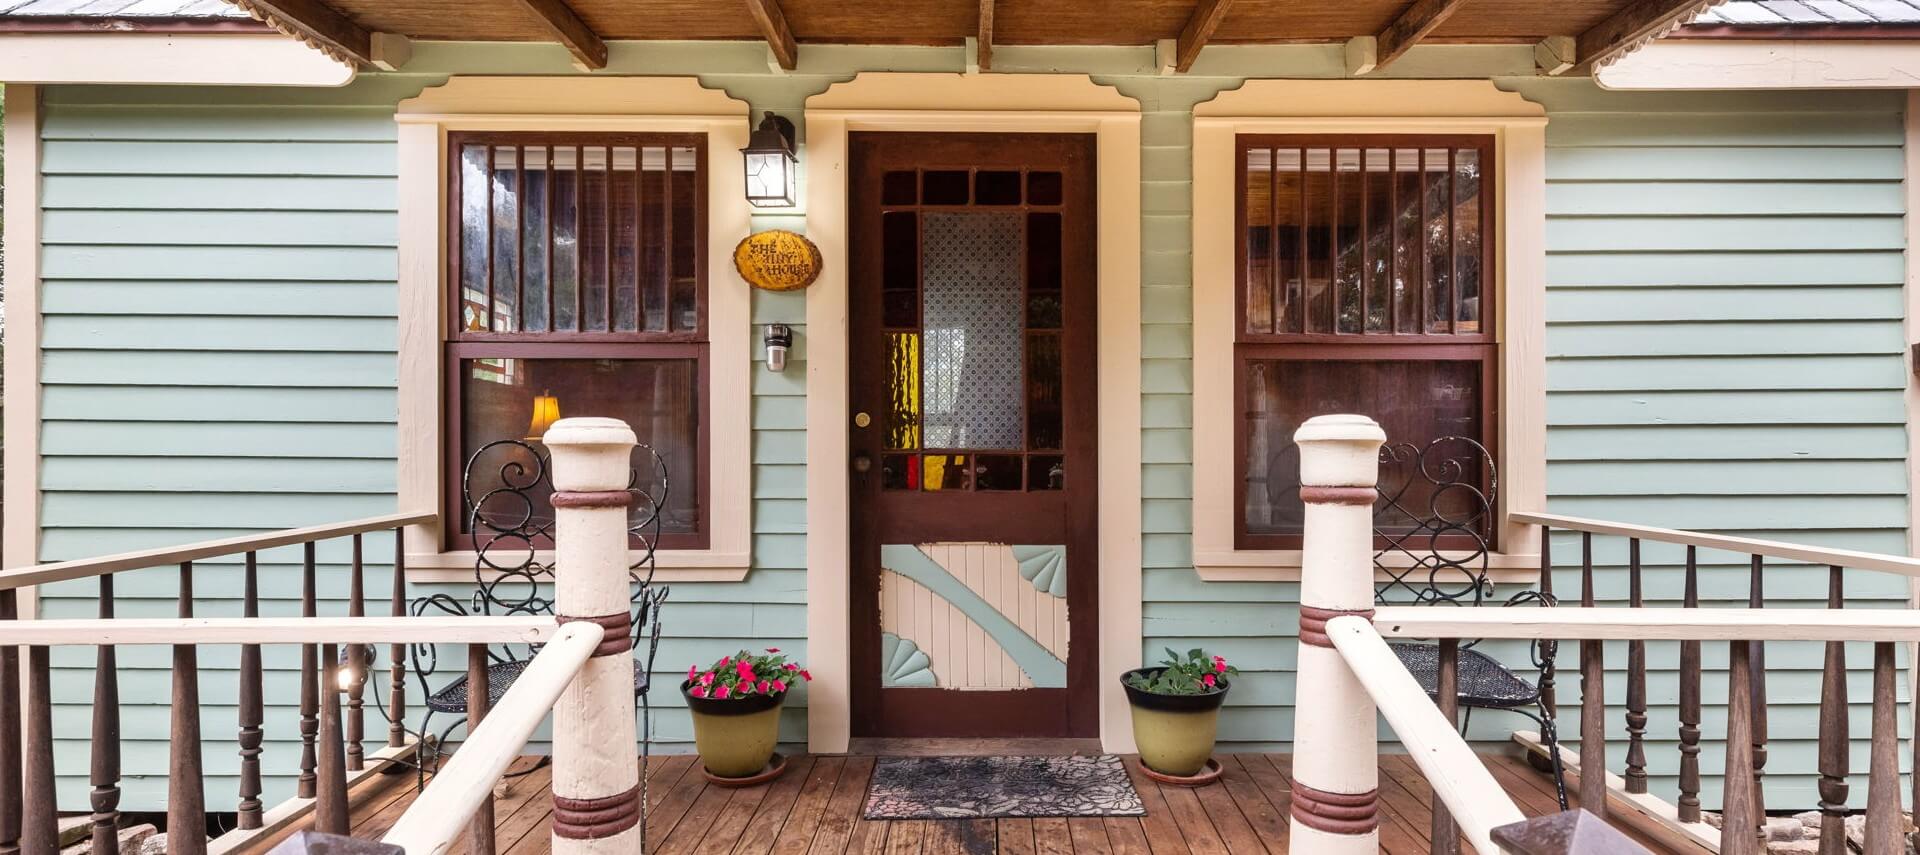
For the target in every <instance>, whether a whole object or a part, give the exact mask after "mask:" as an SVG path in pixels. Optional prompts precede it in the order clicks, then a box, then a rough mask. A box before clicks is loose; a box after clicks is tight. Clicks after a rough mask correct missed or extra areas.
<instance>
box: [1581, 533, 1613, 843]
mask: <svg viewBox="0 0 1920 855" xmlns="http://www.w3.org/2000/svg"><path fill="white" fill-rule="evenodd" d="M1580 605H1581V607H1582V608H1589V609H1590V608H1593V533H1592V532H1585V531H1583V532H1581V533H1580ZM1605 692H1606V663H1605V655H1604V654H1603V653H1602V648H1601V646H1600V642H1598V641H1595V640H1592V639H1586V640H1583V641H1581V642H1580V806H1581V807H1583V808H1585V809H1587V810H1588V811H1590V812H1592V813H1593V814H1594V815H1595V816H1598V817H1600V818H1601V819H1606V817H1607V773H1606V770H1607V722H1606V717H1607V700H1606V695H1605Z"/></svg>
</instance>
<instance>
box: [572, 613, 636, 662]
mask: <svg viewBox="0 0 1920 855" xmlns="http://www.w3.org/2000/svg"><path fill="white" fill-rule="evenodd" d="M557 620H559V621H560V622H561V623H563V624H564V623H573V622H574V621H585V622H587V623H597V624H599V625H600V628H601V629H604V630H606V631H607V632H606V634H605V635H602V636H600V646H598V647H595V648H594V649H593V655H594V656H612V655H614V654H615V653H625V652H627V651H629V650H632V649H633V615H631V614H628V613H627V612H618V613H615V614H610V615H600V616H597V617H575V616H573V615H559V616H558V617H557Z"/></svg>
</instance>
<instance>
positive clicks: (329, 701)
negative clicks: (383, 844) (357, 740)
mask: <svg viewBox="0 0 1920 855" xmlns="http://www.w3.org/2000/svg"><path fill="white" fill-rule="evenodd" d="M320 661H321V663H322V665H321V669H320V677H319V679H318V681H317V682H319V684H320V757H319V765H318V768H317V770H316V772H315V775H316V777H317V779H318V780H317V781H316V782H315V784H316V795H315V803H314V806H313V817H314V818H313V826H314V828H315V829H316V830H319V831H324V832H326V833H328V834H346V833H347V831H348V826H349V825H350V824H351V823H350V822H349V821H348V817H347V760H346V747H345V746H344V745H342V744H341V733H340V731H341V727H340V648H339V646H338V645H334V644H326V645H322V646H321V647H320Z"/></svg>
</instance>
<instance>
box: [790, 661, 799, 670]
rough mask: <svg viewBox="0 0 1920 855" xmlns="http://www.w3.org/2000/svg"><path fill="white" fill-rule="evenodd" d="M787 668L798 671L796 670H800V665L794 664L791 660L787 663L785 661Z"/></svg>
mask: <svg viewBox="0 0 1920 855" xmlns="http://www.w3.org/2000/svg"><path fill="white" fill-rule="evenodd" d="M787 670H788V671H798V670H800V666H798V665H795V664H793V663H792V662H788V663H787Z"/></svg>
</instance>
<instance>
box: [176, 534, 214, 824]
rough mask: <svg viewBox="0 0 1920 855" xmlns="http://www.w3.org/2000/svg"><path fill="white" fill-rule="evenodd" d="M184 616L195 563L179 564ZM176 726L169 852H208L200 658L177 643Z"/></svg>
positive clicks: (190, 610) (191, 648) (188, 606)
mask: <svg viewBox="0 0 1920 855" xmlns="http://www.w3.org/2000/svg"><path fill="white" fill-rule="evenodd" d="M180 616H181V617H183V618H190V617H193V562H191V561H184V562H181V564H180ZM172 712H173V716H172V717H173V725H172V730H171V732H170V733H169V735H168V737H167V748H168V763H167V767H168V771H167V851H168V852H169V853H170V855H206V851H207V834H206V831H207V795H206V791H205V790H204V789H203V786H204V780H203V778H204V776H203V775H202V773H201V769H200V661H199V656H198V653H197V652H196V650H195V648H194V646H193V645H191V644H176V645H174V646H173V710H172Z"/></svg>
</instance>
